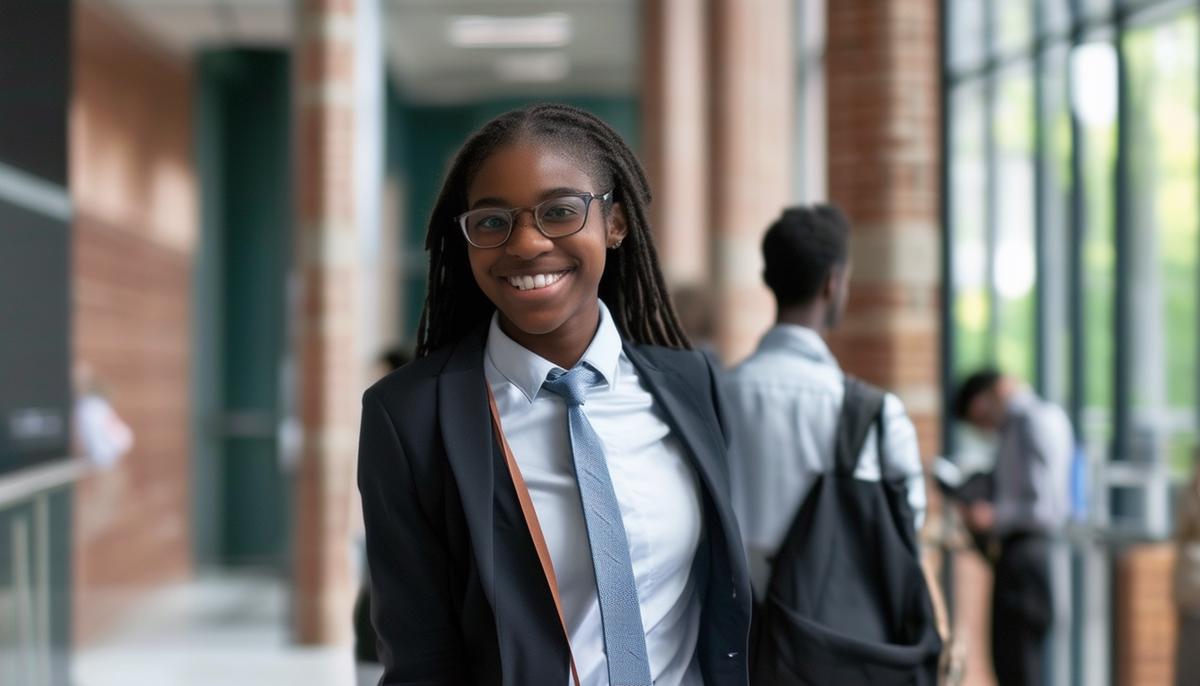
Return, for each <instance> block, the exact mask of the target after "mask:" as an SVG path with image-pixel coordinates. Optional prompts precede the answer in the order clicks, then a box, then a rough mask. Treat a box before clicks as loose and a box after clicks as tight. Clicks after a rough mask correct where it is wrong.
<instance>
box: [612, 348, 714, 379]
mask: <svg viewBox="0 0 1200 686" xmlns="http://www.w3.org/2000/svg"><path fill="white" fill-rule="evenodd" d="M627 347H630V348H633V349H634V350H635V351H636V353H638V354H641V355H642V356H644V357H645V358H646V359H648V360H649V361H650V362H652V363H654V364H656V365H657V366H659V367H662V368H666V369H669V370H671V371H676V372H681V373H685V374H707V373H708V370H709V369H713V370H715V369H717V368H718V367H719V363H718V362H717V360H716V356H715V355H714V354H713V353H712V352H711V351H708V350H700V349H695V348H670V347H667V346H665V345H652V344H650V343H632V342H631V343H628V344H627Z"/></svg>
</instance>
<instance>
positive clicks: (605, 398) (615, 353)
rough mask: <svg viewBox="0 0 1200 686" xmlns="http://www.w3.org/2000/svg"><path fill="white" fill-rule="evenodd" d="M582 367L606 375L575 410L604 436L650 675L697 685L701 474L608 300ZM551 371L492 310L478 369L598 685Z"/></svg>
mask: <svg viewBox="0 0 1200 686" xmlns="http://www.w3.org/2000/svg"><path fill="white" fill-rule="evenodd" d="M580 363H581V364H584V363H586V364H588V365H590V366H591V367H592V368H593V369H595V371H597V372H599V373H600V375H601V376H602V377H603V379H604V381H603V384H602V385H600V386H596V387H594V388H592V389H591V390H590V391H589V393H588V396H587V400H586V402H585V404H584V406H583V411H584V414H585V415H587V418H588V421H589V422H591V424H592V427H593V428H594V429H595V431H596V433H597V434H598V435H599V436H600V440H601V441H602V442H603V444H604V455H605V458H606V459H607V461H608V471H609V474H610V475H611V476H612V484H613V490H614V491H615V493H616V496H617V502H618V503H619V505H620V507H621V518H622V520H623V522H624V524H625V535H626V537H627V538H628V540H629V552H630V557H631V559H632V562H633V575H634V581H635V583H636V585H637V591H638V600H639V604H640V606H641V614H642V627H643V628H644V629H645V632H646V653H647V657H648V658H649V661H650V675H651V677H652V678H653V679H654V680H655V684H657V685H658V686H676V685H682V686H702V683H703V682H702V679H701V675H700V668H699V663H698V661H697V660H696V657H695V656H696V638H697V636H698V635H699V631H700V597H699V593H698V591H697V588H696V579H695V578H694V576H695V575H694V574H693V573H692V571H693V569H692V568H693V564H692V563H693V561H694V560H695V557H696V550H697V547H698V546H699V542H700V535H701V526H702V524H701V509H700V508H701V503H700V490H699V488H700V486H699V481H698V478H697V476H696V473H695V471H694V470H693V469H692V467H691V465H690V463H689V462H688V459H687V456H686V454H685V452H684V448H683V446H682V445H681V444H680V442H679V440H678V439H677V438H676V437H675V436H673V435H671V430H670V428H669V427H668V426H667V424H666V423H665V422H664V421H663V419H662V418H661V416H660V414H659V411H658V410H657V408H655V403H654V398H653V396H651V395H650V393H649V392H648V391H647V390H646V389H645V388H644V387H643V386H642V384H641V383H640V382H639V380H638V375H637V370H636V369H635V368H634V366H633V364H632V363H631V362H630V361H629V359H628V358H627V357H626V356H625V353H624V352H623V350H622V343H621V336H620V333H619V332H618V331H617V327H616V325H615V324H614V323H613V321H612V316H611V315H610V314H609V312H608V309H607V308H605V306H604V303H601V304H600V326H599V328H598V330H597V331H596V335H595V337H594V338H593V339H592V343H591V345H590V346H589V347H588V349H587V352H585V353H584V354H583V359H582V360H581V361H580ZM553 369H560V368H559V367H558V366H557V365H555V364H554V363H552V362H550V361H548V360H546V359H544V358H542V357H539V356H538V355H536V354H534V353H532V352H530V351H529V350H526V349H525V348H523V347H521V346H520V345H519V344H518V343H516V342H515V341H513V340H512V339H511V338H509V337H508V336H507V335H506V334H505V333H504V332H503V331H501V330H500V326H499V319H498V317H493V318H492V324H491V328H490V330H489V332H488V340H487V348H486V355H485V360H484V371H485V374H486V375H487V380H488V383H489V384H490V385H491V387H492V392H493V393H494V394H495V396H496V406H497V408H498V409H499V410H500V423H501V424H502V426H503V427H504V435H505V437H506V438H507V439H508V443H509V445H510V446H511V447H512V451H513V456H514V457H515V458H516V461H517V465H518V467H520V469H521V476H522V477H524V479H525V484H526V485H527V486H528V488H529V493H530V495H531V496H532V500H533V506H534V509H535V510H536V511H537V516H538V523H539V524H540V525H541V527H542V533H543V534H544V535H545V538H546V545H547V547H548V548H549V550H550V558H551V559H552V560H553V562H554V572H555V575H556V577H557V579H558V587H559V595H560V597H561V599H562V610H563V618H564V621H565V622H566V624H567V631H568V634H569V635H570V638H571V650H572V652H573V653H574V655H575V663H576V666H577V667H578V668H579V678H580V680H581V682H582V686H606V685H607V684H608V664H607V662H606V660H605V656H604V634H603V630H602V626H601V623H600V603H599V598H598V596H597V594H596V578H595V572H594V571H593V567H592V555H591V549H590V547H589V544H588V538H587V528H586V526H585V524H584V519H583V507H582V505H581V503H580V498H579V488H578V485H577V484H576V480H575V470H574V462H573V461H572V458H571V444H570V434H569V433H568V429H567V412H566V405H565V404H564V402H563V400H562V398H560V397H558V396H556V395H554V394H553V393H551V392H549V391H544V390H542V383H543V382H544V381H545V380H546V375H547V374H548V373H549V372H550V371H551V370H553ZM564 371H565V370H564Z"/></svg>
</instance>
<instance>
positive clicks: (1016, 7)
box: [991, 0, 1034, 55]
mask: <svg viewBox="0 0 1200 686" xmlns="http://www.w3.org/2000/svg"><path fill="white" fill-rule="evenodd" d="M991 7H992V26H993V27H995V28H994V30H995V32H996V44H995V50H996V52H997V53H998V54H1000V55H1006V54H1010V53H1012V52H1014V51H1018V50H1022V49H1025V48H1028V47H1029V44H1030V42H1031V41H1032V39H1033V28H1034V22H1033V10H1034V3H1033V0H1004V2H993V3H992V5H991Z"/></svg>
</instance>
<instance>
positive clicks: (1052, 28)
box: [1037, 0, 1071, 36]
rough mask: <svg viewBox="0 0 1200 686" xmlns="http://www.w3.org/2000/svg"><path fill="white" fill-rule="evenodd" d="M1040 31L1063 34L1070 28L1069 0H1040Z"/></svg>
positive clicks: (1038, 4) (1038, 5)
mask: <svg viewBox="0 0 1200 686" xmlns="http://www.w3.org/2000/svg"><path fill="white" fill-rule="evenodd" d="M1037 7H1038V9H1039V11H1041V13H1042V17H1041V19H1042V31H1043V32H1044V33H1046V34H1050V35H1056V36H1058V35H1065V34H1066V33H1068V32H1069V31H1070V29H1071V0H1041V1H1040V2H1038V3H1037Z"/></svg>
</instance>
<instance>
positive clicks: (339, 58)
mask: <svg viewBox="0 0 1200 686" xmlns="http://www.w3.org/2000/svg"><path fill="white" fill-rule="evenodd" d="M360 1H361V0H304V2H302V3H300V4H299V9H298V14H299V17H298V23H297V28H298V35H297V39H296V40H297V42H296V50H295V60H296V69H297V73H296V79H295V84H296V95H295V97H296V100H295V102H296V105H295V107H296V123H297V139H296V157H297V165H298V169H297V174H298V176H297V178H296V182H297V183H296V185H297V224H298V232H299V233H298V236H297V239H298V240H297V241H296V245H297V250H296V259H297V270H298V274H299V277H300V281H301V289H302V296H301V305H300V311H299V312H298V313H297V314H298V318H299V321H298V336H299V341H298V343H299V353H300V354H299V369H298V380H299V392H300V419H301V422H302V424H303V428H304V447H303V450H302V454H301V457H300V465H299V469H298V472H297V475H296V490H295V503H294V515H293V537H294V543H293V550H294V551H295V552H294V555H295V557H294V560H293V567H294V576H293V579H294V587H293V593H294V606H293V607H294V615H293V617H294V620H293V621H294V626H293V629H294V633H295V637H296V639H297V640H298V641H299V642H301V643H321V644H328V643H338V642H343V641H345V640H346V639H347V638H348V637H349V634H350V621H349V617H350V608H351V601H352V597H353V596H352V593H353V589H354V585H353V580H352V578H351V576H352V575H351V573H350V563H349V555H350V550H351V548H350V534H349V532H350V512H351V498H352V495H353V492H354V468H355V452H356V441H357V434H358V417H359V400H358V396H359V394H360V392H361V390H362V380H363V379H362V369H361V365H360V359H359V350H358V334H359V331H360V326H361V317H362V315H361V313H360V307H361V301H362V298H361V295H362V294H361V292H360V290H361V289H360V288H359V280H358V270H359V268H360V264H359V263H360V260H361V258H360V254H359V244H358V233H357V230H356V227H357V220H358V216H357V212H356V202H355V174H354V171H355V145H356V135H357V133H358V132H357V128H356V126H355V121H356V113H355V70H356V52H355V45H354V37H355V26H356V21H357V12H358V11H359V10H358V4H359V2H360Z"/></svg>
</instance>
